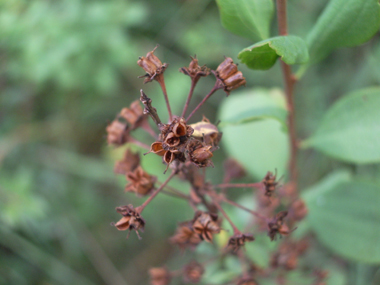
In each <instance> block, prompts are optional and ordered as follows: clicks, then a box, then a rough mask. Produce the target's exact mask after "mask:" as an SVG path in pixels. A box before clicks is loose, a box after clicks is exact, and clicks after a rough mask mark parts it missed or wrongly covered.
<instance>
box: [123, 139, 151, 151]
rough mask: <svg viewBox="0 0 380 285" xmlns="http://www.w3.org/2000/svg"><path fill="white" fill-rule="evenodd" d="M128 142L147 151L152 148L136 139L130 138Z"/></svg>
mask: <svg viewBox="0 0 380 285" xmlns="http://www.w3.org/2000/svg"><path fill="white" fill-rule="evenodd" d="M128 141H129V142H130V143H133V144H135V145H137V146H139V147H142V148H145V149H147V150H150V146H149V145H147V144H145V143H143V142H141V141H139V140H137V139H135V138H133V137H129V138H128Z"/></svg>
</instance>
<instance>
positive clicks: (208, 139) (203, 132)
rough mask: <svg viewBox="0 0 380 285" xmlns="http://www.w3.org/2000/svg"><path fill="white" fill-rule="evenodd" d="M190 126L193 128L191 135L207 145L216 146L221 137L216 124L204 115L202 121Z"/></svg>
mask: <svg viewBox="0 0 380 285" xmlns="http://www.w3.org/2000/svg"><path fill="white" fill-rule="evenodd" d="M190 126H191V127H192V128H193V129H194V133H193V137H195V138H197V139H198V140H203V142H204V143H205V144H207V145H212V146H217V145H218V144H219V141H220V139H221V138H222V133H221V132H219V130H218V128H217V126H215V125H213V124H211V123H210V120H209V119H207V118H206V117H205V116H203V119H202V121H200V122H198V123H195V124H191V125H190Z"/></svg>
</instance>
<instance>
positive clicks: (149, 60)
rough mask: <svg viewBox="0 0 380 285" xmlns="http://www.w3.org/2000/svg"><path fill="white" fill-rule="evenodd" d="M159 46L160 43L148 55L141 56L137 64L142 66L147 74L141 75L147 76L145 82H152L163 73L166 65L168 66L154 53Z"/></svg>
mask: <svg viewBox="0 0 380 285" xmlns="http://www.w3.org/2000/svg"><path fill="white" fill-rule="evenodd" d="M157 48H158V45H157V46H156V47H155V48H154V49H153V50H152V51H150V52H148V53H147V54H146V57H143V56H142V57H139V60H138V61H137V64H138V65H139V66H140V67H142V68H143V69H144V70H145V72H146V74H145V75H143V76H140V77H146V78H145V80H144V83H148V82H151V81H152V80H154V79H156V80H157V77H158V76H160V75H161V74H163V73H164V71H165V69H166V67H167V66H168V65H167V64H166V63H164V64H162V62H161V61H160V60H159V59H158V57H157V56H155V55H154V51H155V50H156V49H157Z"/></svg>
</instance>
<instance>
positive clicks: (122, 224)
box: [111, 205, 145, 239]
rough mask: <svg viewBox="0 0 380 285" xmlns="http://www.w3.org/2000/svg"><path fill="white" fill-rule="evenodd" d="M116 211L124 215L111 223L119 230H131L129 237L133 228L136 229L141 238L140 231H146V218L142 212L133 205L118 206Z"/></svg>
mask: <svg viewBox="0 0 380 285" xmlns="http://www.w3.org/2000/svg"><path fill="white" fill-rule="evenodd" d="M116 212H118V213H119V214H121V215H122V216H123V217H122V218H121V219H120V220H119V221H118V222H117V223H116V224H115V223H112V224H111V225H113V226H115V227H116V228H117V229H118V230H119V231H125V230H129V232H128V235H127V238H128V237H129V233H130V232H131V230H134V231H135V232H136V234H137V236H138V237H139V239H141V237H140V235H139V233H138V231H139V230H141V231H144V226H145V220H144V219H143V218H142V217H141V216H140V213H138V212H137V211H136V210H135V209H134V208H133V206H132V205H126V206H120V207H117V208H116Z"/></svg>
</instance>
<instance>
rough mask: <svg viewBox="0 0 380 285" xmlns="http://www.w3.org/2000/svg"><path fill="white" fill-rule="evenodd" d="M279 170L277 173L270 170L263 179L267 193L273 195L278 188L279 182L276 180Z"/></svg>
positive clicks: (269, 195)
mask: <svg viewBox="0 0 380 285" xmlns="http://www.w3.org/2000/svg"><path fill="white" fill-rule="evenodd" d="M276 176H277V170H276V174H274V175H273V173H272V172H270V171H268V172H267V174H266V175H265V177H264V179H263V184H264V189H265V195H266V196H268V197H271V196H272V195H273V193H274V191H275V190H276V186H277V184H278V182H276Z"/></svg>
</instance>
